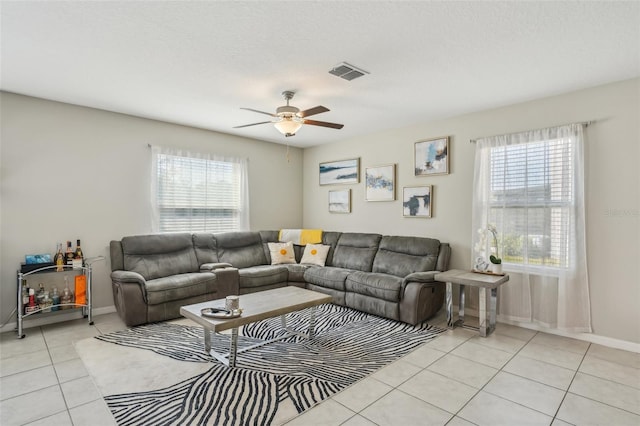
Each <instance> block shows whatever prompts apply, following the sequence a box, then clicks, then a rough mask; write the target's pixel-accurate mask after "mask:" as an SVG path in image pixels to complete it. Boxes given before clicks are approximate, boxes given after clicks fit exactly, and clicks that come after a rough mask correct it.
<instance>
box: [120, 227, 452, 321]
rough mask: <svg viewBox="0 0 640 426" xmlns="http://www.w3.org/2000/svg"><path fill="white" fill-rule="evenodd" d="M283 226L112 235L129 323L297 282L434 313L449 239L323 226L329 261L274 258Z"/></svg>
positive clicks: (342, 296) (376, 308) (419, 315)
mask: <svg viewBox="0 0 640 426" xmlns="http://www.w3.org/2000/svg"><path fill="white" fill-rule="evenodd" d="M270 242H278V231H259V232H230V233H220V234H211V233H194V234H188V233H181V234H154V235H137V236H128V237H124V238H122V240H120V241H112V242H111V245H110V251H111V270H112V273H111V279H112V285H113V295H114V302H115V306H116V309H117V311H118V313H119V314H120V316H121V317H122V319H123V320H124V321H125V323H126V324H127V325H129V326H133V325H139V324H144V323H147V322H156V321H163V320H167V319H172V318H178V317H179V316H180V314H179V310H180V306H184V305H188V304H192V303H198V302H203V301H207V300H214V299H220V298H224V297H226V296H228V295H231V294H247V293H253V292H257V291H262V290H268V289H272V288H278V287H283V286H287V285H295V286H298V287H303V288H307V289H310V290H314V291H319V292H323V293H327V294H330V295H331V296H333V302H334V303H336V304H339V305H343V306H348V307H351V308H354V309H358V310H361V311H364V312H368V313H371V314H374V315H379V316H382V317H386V318H391V319H394V320H399V321H403V322H406V323H409V324H417V323H420V322H422V321H424V320H426V319H427V318H429V317H431V316H432V315H434V314H435V313H436V312H437V311H438V310H439V309H440V308H441V307H442V305H443V302H444V283H440V282H438V281H435V279H434V275H435V274H436V273H437V272H439V271H445V270H447V269H448V266H449V257H450V255H451V249H450V247H449V244H447V243H441V242H440V241H438V240H435V239H431V238H421V237H402V236H383V235H380V234H369V233H348V232H346V233H341V232H323V234H322V244H324V245H327V246H330V249H329V252H328V255H327V259H326V262H325V266H317V265H310V264H300V263H299V262H300V260H301V258H302V253H303V250H304V247H303V246H294V250H295V258H296V261H297V262H298V263H296V264H279V265H272V264H271V255H270V251H269V247H268V244H269V243H270Z"/></svg>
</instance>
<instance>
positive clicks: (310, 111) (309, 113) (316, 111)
mask: <svg viewBox="0 0 640 426" xmlns="http://www.w3.org/2000/svg"><path fill="white" fill-rule="evenodd" d="M327 111H329V108H325V107H323V106H322V105H318V106H317V107H313V108H309V109H305V110H304V111H300V112H299V113H298V114H297V115H298V117H303V118H304V117H309V116H312V115H316V114H320V113H321V112H327Z"/></svg>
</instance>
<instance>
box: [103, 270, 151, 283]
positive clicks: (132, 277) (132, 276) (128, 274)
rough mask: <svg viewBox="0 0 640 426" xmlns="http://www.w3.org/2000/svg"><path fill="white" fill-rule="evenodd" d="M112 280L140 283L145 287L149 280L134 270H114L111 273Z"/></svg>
mask: <svg viewBox="0 0 640 426" xmlns="http://www.w3.org/2000/svg"><path fill="white" fill-rule="evenodd" d="M111 280H112V281H118V282H121V283H138V284H140V285H141V286H143V287H144V285H145V283H146V282H147V280H145V279H144V277H143V276H142V275H140V274H139V273H137V272H133V271H113V272H112V273H111Z"/></svg>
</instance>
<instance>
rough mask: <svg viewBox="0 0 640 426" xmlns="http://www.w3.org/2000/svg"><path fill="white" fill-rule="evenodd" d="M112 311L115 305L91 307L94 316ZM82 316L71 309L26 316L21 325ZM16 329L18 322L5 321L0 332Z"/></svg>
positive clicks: (27, 327)
mask: <svg viewBox="0 0 640 426" xmlns="http://www.w3.org/2000/svg"><path fill="white" fill-rule="evenodd" d="M112 312H116V307H115V305H111V306H103V307H101V308H93V312H92V314H93V316H94V317H96V316H98V315H105V314H110V313H112ZM80 318H82V312H80V311H73V312H69V313H68V314H58V315H55V316H50V317H42V318H38V317H33V318H32V317H29V318H26V319H25V320H24V321H23V323H22V325H23V327H24V328H25V330H26V329H29V328H33V327H40V326H43V325H49V324H56V323H59V322H65V321H71V320H75V319H80ZM17 329H18V323H17V322H16V321H15V320H14V321H13V322H10V323H7V324H5V325H4V326H3V327H2V328H1V329H0V333H4V332H7V331H14V332H15V331H17Z"/></svg>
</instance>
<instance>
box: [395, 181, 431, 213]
mask: <svg viewBox="0 0 640 426" xmlns="http://www.w3.org/2000/svg"><path fill="white" fill-rule="evenodd" d="M432 204H433V185H426V186H405V187H404V188H402V215H403V216H404V217H423V218H428V217H431V206H432Z"/></svg>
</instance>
